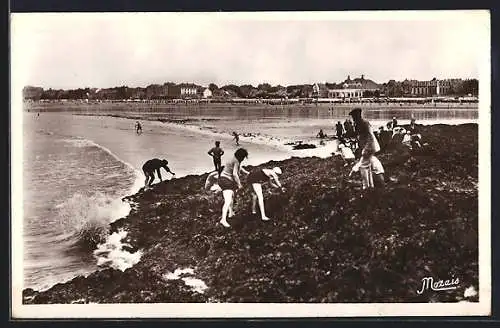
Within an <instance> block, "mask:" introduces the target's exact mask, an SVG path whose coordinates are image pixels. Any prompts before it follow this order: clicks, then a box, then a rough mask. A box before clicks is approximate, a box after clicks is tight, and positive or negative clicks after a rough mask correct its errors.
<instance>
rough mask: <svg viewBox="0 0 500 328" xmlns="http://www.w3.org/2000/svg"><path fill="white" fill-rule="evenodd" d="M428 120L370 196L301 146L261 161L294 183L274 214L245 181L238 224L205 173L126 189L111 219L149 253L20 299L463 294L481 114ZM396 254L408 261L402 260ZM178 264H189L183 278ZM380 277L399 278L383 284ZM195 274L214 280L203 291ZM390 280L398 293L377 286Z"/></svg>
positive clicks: (336, 163) (470, 268) (473, 227)
mask: <svg viewBox="0 0 500 328" xmlns="http://www.w3.org/2000/svg"><path fill="white" fill-rule="evenodd" d="M421 129H422V135H423V138H424V142H428V143H429V144H430V148H429V149H428V150H427V151H426V153H424V154H413V153H410V152H408V150H405V149H404V148H401V147H400V146H398V145H394V148H393V149H390V150H388V151H387V152H384V153H382V154H380V156H379V158H380V160H381V161H382V163H383V164H384V167H385V168H386V172H387V177H386V181H387V188H386V190H385V191H384V193H383V195H382V196H381V197H377V198H374V199H372V200H370V201H369V202H368V203H366V201H367V200H364V199H363V198H360V197H359V192H360V191H359V183H357V182H356V181H355V180H356V179H354V180H352V179H346V172H345V171H346V170H347V173H348V170H350V167H347V168H344V167H343V163H342V161H341V160H339V159H337V158H326V159H325V158H318V157H308V158H297V157H296V156H293V157H292V158H290V159H286V160H284V161H279V162H276V161H272V162H268V163H264V164H262V165H259V166H260V167H269V166H275V165H279V166H280V167H281V168H282V170H283V172H284V173H283V176H282V179H281V180H282V182H283V184H284V185H285V187H286V188H287V192H286V194H277V193H274V192H273V193H271V194H266V195H265V202H266V209H268V212H269V215H270V216H271V217H273V218H274V219H273V220H272V221H270V222H267V223H263V222H262V221H260V220H258V218H257V217H255V216H252V215H250V213H249V206H250V199H251V196H250V191H249V190H248V188H244V190H242V191H241V192H239V193H238V194H237V196H236V209H235V210H236V212H237V215H236V217H235V218H233V219H232V220H231V221H230V222H231V224H232V227H231V228H230V229H224V228H223V227H222V226H220V225H216V222H217V221H218V216H219V215H220V213H219V212H220V206H221V204H222V203H221V201H222V200H221V196H220V194H218V195H217V194H213V193H209V192H205V191H203V190H202V186H203V184H204V181H205V178H206V176H207V174H202V175H187V176H185V177H182V178H179V179H175V180H168V181H164V182H162V183H159V184H155V185H153V188H151V189H148V190H144V189H141V190H139V192H138V193H136V194H133V195H130V196H127V197H125V198H124V199H125V200H126V201H127V202H132V203H134V206H131V211H130V212H129V214H128V215H127V216H126V217H123V218H121V219H119V220H117V221H114V222H113V223H111V224H110V226H111V228H110V233H113V232H116V233H118V232H119V231H122V230H123V231H127V232H128V234H127V236H125V237H124V244H128V245H129V246H125V247H124V248H125V249H126V250H127V251H129V252H137V251H141V252H142V254H143V255H142V258H141V260H140V261H139V262H138V263H137V264H135V265H134V266H132V267H131V268H129V269H127V270H125V271H123V272H122V271H119V270H113V269H110V268H108V269H101V270H99V271H96V272H94V273H92V274H90V275H89V276H87V277H86V278H84V277H76V278H74V279H72V280H70V281H68V282H66V283H59V284H56V285H54V286H53V287H51V288H49V289H48V290H46V291H42V292H39V291H34V290H33V289H25V290H23V303H24V304H31V303H36V304H47V303H75V302H76V303H89V302H94V303H121V302H126V303H130V302H132V303H134V302H135V303H137V302H161V303H165V302H203V303H204V302H214V301H220V302H278V303H280V302H321V303H323V302H328V303H330V302H386V301H389V302H395V301H396V302H401V301H402V302H430V301H446V302H457V301H459V300H463V299H464V297H462V296H461V294H463V292H464V289H465V288H468V287H470V286H474V287H475V288H476V290H477V289H478V259H477V247H478V244H477V220H478V213H477V197H478V195H477V194H478V191H477V181H478V176H477V139H478V134H477V124H464V125H458V126H449V125H444V124H438V125H431V126H422V127H421ZM436 159H438V160H436ZM424 204H425V206H422V205H424ZM367 206H368V207H367ZM387 208H392V210H391V211H389V212H387ZM458 221H460V222H458ZM268 223H269V224H268ZM418 245H421V246H418ZM426 248H427V249H432V250H434V252H432V253H426V252H425V249H426ZM438 249H442V250H443V251H444V252H445V254H442V255H441V254H439V252H438V251H437V250H438ZM446 250H447V251H448V252H449V251H450V250H454V252H453V254H447V253H448V252H446ZM397 254H398V256H400V255H402V254H406V255H405V258H407V259H408V261H409V262H411V265H410V266H407V265H406V264H405V263H400V262H397V260H395V258H399V257H398V256H395V255H397ZM445 255H446V256H445ZM299 260H300V261H299ZM395 261H396V262H395ZM413 262H415V263H413ZM176 269H179V270H182V269H185V270H188V269H191V270H192V271H189V270H188V271H185V273H184V275H182V274H178V275H177V276H176V275H175V270H176ZM450 270H451V271H450ZM450 272H452V273H454V274H455V275H457V277H459V278H460V281H461V282H463V285H460V288H459V289H457V290H455V291H447V292H443V293H441V294H439V295H435V294H434V295H432V294H428V293H427V294H423V295H417V294H416V293H415V292H414V291H413V289H415V290H416V289H417V288H418V285H419V283H420V285H421V281H420V279H421V278H422V277H424V276H425V275H429V274H433V275H434V277H435V279H438V278H442V279H445V278H446V276H447V275H448V274H449V273H450ZM377 277H386V278H390V281H386V282H385V285H384V286H380V282H379V283H378V286H377V283H376V281H377V279H380V278H377ZM188 278H191V280H189V279H188ZM197 279H198V280H201V281H203V283H205V284H206V286H207V287H206V288H205V289H203V288H202V289H197V290H198V291H196V288H195V287H192V285H195V284H196V282H197V283H199V281H197ZM188 282H189V283H188ZM103 283H104V285H103ZM107 284H112V287H110V288H105V287H104V286H106V285H107ZM189 284H191V285H189ZM332 284H333V285H332ZM100 286H101V287H100ZM335 286H336V287H335ZM389 287H390V288H392V292H391V293H388V294H387V293H386V294H384V293H382V292H381V291H380V289H381V288H382V289H383V288H389ZM197 288H201V287H199V286H198V287H197ZM200 290H203V291H204V292H199V291H200ZM412 291H413V292H412ZM473 301H475V300H474V299H473Z"/></svg>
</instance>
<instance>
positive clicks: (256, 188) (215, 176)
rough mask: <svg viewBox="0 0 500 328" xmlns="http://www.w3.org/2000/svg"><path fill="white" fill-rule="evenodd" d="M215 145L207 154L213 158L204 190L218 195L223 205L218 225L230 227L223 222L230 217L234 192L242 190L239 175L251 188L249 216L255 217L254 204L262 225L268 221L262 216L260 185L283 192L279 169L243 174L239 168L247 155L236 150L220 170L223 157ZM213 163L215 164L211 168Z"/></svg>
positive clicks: (256, 170) (220, 150)
mask: <svg viewBox="0 0 500 328" xmlns="http://www.w3.org/2000/svg"><path fill="white" fill-rule="evenodd" d="M215 144H216V146H215V147H213V148H212V149H210V150H209V152H208V154H209V155H211V156H212V157H214V166H215V170H214V171H213V172H211V173H209V174H208V176H207V179H206V181H205V189H207V190H208V189H210V190H212V191H222V196H223V197H224V205H223V206H222V216H221V220H220V221H219V223H220V224H222V225H223V226H224V227H226V228H229V227H230V224H229V222H228V221H227V219H228V218H231V217H232V216H234V209H233V204H234V197H235V192H236V191H237V190H240V189H242V188H243V183H242V179H241V173H243V174H245V175H246V176H247V177H246V183H247V184H248V185H249V186H251V188H252V213H253V214H257V204H258V205H259V210H260V216H261V219H262V220H263V221H269V220H270V218H269V217H268V216H267V215H266V211H265V206H264V195H263V192H262V184H264V183H266V182H269V185H270V186H272V187H274V188H279V189H281V190H282V191H284V188H283V186H282V185H281V182H280V180H279V178H278V175H281V174H282V171H281V169H280V168H279V167H274V168H272V169H268V168H254V169H253V170H250V171H247V170H246V169H245V168H243V166H242V165H241V163H242V162H243V161H244V160H245V159H246V158H248V151H247V150H246V149H245V148H238V149H237V150H236V151H235V153H234V156H233V157H231V159H229V160H228V161H226V163H225V165H224V166H220V164H219V163H220V162H221V161H220V156H222V154H224V151H223V150H222V149H221V148H220V142H219V141H216V142H215ZM214 154H216V155H214ZM216 157H217V159H216ZM216 162H217V164H215V163H216Z"/></svg>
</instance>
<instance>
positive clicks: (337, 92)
mask: <svg viewBox="0 0 500 328" xmlns="http://www.w3.org/2000/svg"><path fill="white" fill-rule="evenodd" d="M341 85H342V88H341V89H330V90H328V98H362V97H365V96H366V95H367V94H368V93H370V94H375V93H377V92H380V85H378V84H377V83H375V82H373V81H372V80H370V79H365V76H364V75H361V77H360V78H356V79H354V80H351V77H350V76H349V75H348V76H347V79H346V80H345V81H344V82H342V83H341Z"/></svg>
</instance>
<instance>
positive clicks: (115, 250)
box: [94, 229, 142, 271]
mask: <svg viewBox="0 0 500 328" xmlns="http://www.w3.org/2000/svg"><path fill="white" fill-rule="evenodd" d="M126 236H127V231H125V230H122V229H120V230H118V232H113V233H112V234H111V235H109V237H108V238H107V240H106V242H105V243H103V244H100V245H98V247H97V249H96V250H95V251H94V257H95V258H96V259H97V265H98V266H109V267H111V268H114V269H118V270H121V271H125V270H126V269H128V268H130V267H132V266H133V265H135V264H137V263H139V261H140V259H141V256H142V251H140V250H138V251H137V252H134V253H130V252H128V251H126V250H124V249H123V247H130V245H129V244H127V243H123V242H122V240H123V239H124V238H125V237H126Z"/></svg>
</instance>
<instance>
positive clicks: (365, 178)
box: [349, 108, 384, 189]
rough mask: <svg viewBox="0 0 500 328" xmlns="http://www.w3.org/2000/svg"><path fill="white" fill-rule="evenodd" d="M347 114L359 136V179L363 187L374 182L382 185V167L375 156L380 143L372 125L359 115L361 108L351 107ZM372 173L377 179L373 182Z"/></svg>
mask: <svg viewBox="0 0 500 328" xmlns="http://www.w3.org/2000/svg"><path fill="white" fill-rule="evenodd" d="M349 115H351V116H352V119H353V121H354V127H355V133H356V134H357V135H358V137H359V148H360V149H361V160H360V168H359V172H360V173H361V180H362V183H363V189H371V188H374V186H375V184H376V185H377V186H383V185H384V182H383V181H378V180H381V179H382V180H383V177H384V175H383V174H382V173H384V168H383V166H382V164H381V163H380V161H379V160H378V159H377V157H375V153H377V152H378V151H380V145H379V143H378V141H377V138H376V137H375V134H374V133H373V129H372V126H371V124H370V122H368V121H367V120H365V119H363V118H362V117H361V108H355V109H353V110H352V111H351V112H350V113H349ZM374 175H375V179H376V180H377V181H376V182H375V183H374V181H373V180H374Z"/></svg>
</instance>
